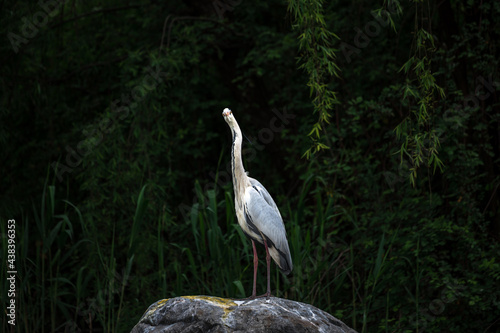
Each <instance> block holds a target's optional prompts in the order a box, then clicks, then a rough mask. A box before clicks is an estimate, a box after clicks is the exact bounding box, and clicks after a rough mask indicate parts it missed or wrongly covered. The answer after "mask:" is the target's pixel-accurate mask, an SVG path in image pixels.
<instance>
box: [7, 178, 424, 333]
mask: <svg viewBox="0 0 500 333" xmlns="http://www.w3.org/2000/svg"><path fill="white" fill-rule="evenodd" d="M320 181H321V180H320V179H318V178H317V177H314V176H309V177H306V178H305V179H304V181H303V185H302V188H301V190H300V191H299V195H298V196H297V197H296V198H293V199H290V200H287V199H286V198H279V200H276V201H277V203H278V205H279V206H280V207H281V212H282V215H283V218H284V222H285V226H286V230H287V237H288V241H289V245H290V250H291V253H292V260H293V262H294V270H293V272H292V274H291V275H290V276H284V275H283V274H281V273H280V272H279V270H278V269H277V267H276V266H275V265H274V264H273V265H272V266H271V267H272V268H271V269H272V274H271V278H272V281H271V287H272V289H273V294H274V295H276V296H278V297H286V298H289V299H293V300H297V301H301V302H305V303H310V304H313V305H315V306H317V307H319V308H322V309H323V310H325V311H328V312H330V313H332V314H334V315H335V316H337V317H339V318H340V319H342V320H344V321H345V322H346V323H348V324H349V325H350V326H352V327H353V328H355V329H357V330H358V331H360V332H371V331H374V329H373V325H374V323H377V325H378V326H377V329H376V331H392V330H394V327H397V324H395V323H396V321H395V319H394V317H395V314H394V311H399V312H400V313H406V314H417V320H418V313H419V311H420V308H419V304H420V303H421V300H420V297H421V288H420V283H421V280H422V278H423V276H422V275H423V269H422V268H421V267H420V266H419V265H420V259H419V252H420V241H417V244H413V243H408V242H409V241H407V245H405V246H406V247H408V248H409V249H410V250H411V251H410V252H404V254H405V255H397V254H396V253H398V251H400V250H401V244H400V243H398V241H397V240H398V239H399V238H400V236H401V232H400V231H399V229H391V228H388V227H380V228H378V227H367V226H370V225H373V224H377V223H379V222H380V221H378V220H377V219H374V218H370V217H367V216H360V215H359V213H358V212H357V208H356V206H355V205H353V204H352V205H351V203H350V202H349V201H344V203H345V205H344V206H342V207H341V206H337V205H335V204H334V202H335V198H334V196H333V195H326V196H325V195H324V194H323V193H324V192H322V191H318V190H317V188H318V187H319V186H318V182H320ZM152 187H154V185H151V186H143V187H142V188H141V189H140V191H139V192H138V194H137V196H136V197H135V198H131V202H130V204H131V205H133V206H134V207H135V208H134V211H135V213H134V214H133V216H131V218H130V220H129V221H128V223H126V224H117V223H115V224H112V225H113V228H112V229H111V230H102V231H101V230H100V229H99V226H100V225H101V221H95V220H93V218H92V217H91V215H89V214H85V213H82V212H81V211H80V210H79V208H78V207H77V206H76V205H74V204H72V203H71V202H70V201H68V200H63V199H58V196H61V194H60V193H59V192H57V190H56V188H55V187H54V186H45V187H44V189H43V192H42V199H41V202H40V203H39V204H38V205H36V204H34V205H33V208H32V211H31V212H29V213H26V212H25V213H24V214H23V216H22V217H21V218H20V219H18V220H16V221H17V240H16V241H17V268H18V276H17V277H18V294H17V297H16V305H17V315H18V318H17V323H18V325H16V327H15V328H13V327H11V326H10V325H8V323H7V319H8V318H7V317H5V316H3V319H2V331H4V332H9V331H16V332H74V331H84V332H99V331H106V332H123V331H127V330H130V329H131V327H132V326H133V325H134V323H136V322H137V321H138V320H139V318H140V316H141V315H142V314H143V312H144V310H145V309H146V308H147V307H148V306H149V305H150V304H151V303H153V302H154V301H156V300H158V299H162V298H168V297H174V296H181V295H197V294H198V295H199V294H205V295H214V296H220V297H231V298H242V297H246V296H249V295H250V292H251V288H252V279H253V274H252V272H253V260H252V255H253V254H252V248H251V245H250V244H251V243H250V241H249V240H248V239H247V238H246V237H245V235H244V234H243V232H242V231H241V228H240V227H239V226H238V223H237V221H236V218H235V212H234V201H233V196H232V195H233V194H232V188H230V187H229V186H227V187H225V188H223V189H221V188H219V189H208V190H205V191H204V190H203V189H202V187H201V185H200V184H199V183H198V182H195V184H194V188H195V195H196V198H197V200H196V203H194V204H193V205H192V206H191V208H190V210H189V212H188V214H187V215H186V217H187V218H186V219H180V218H176V216H175V214H172V213H171V212H170V211H169V210H168V209H167V206H166V205H165V204H162V205H150V193H151V192H148V190H150V189H151V188H152ZM5 225H6V223H5V221H2V223H1V225H0V228H1V229H0V231H1V232H2V234H3V235H5V233H6V230H5ZM120 228H127V229H126V230H125V233H123V232H122V233H120V234H121V235H124V234H125V235H127V237H128V238H127V239H125V240H123V239H118V237H117V235H118V234H119V231H123V229H121V230H120ZM103 232H106V233H107V234H105V235H102V234H101V233H103ZM360 237H364V238H365V240H366V239H368V240H369V241H365V242H363V243H360V242H359V241H358V239H359V238H360ZM408 244H409V245H408ZM412 244H413V245H412ZM412 246H414V247H415V248H416V252H415V251H414V250H412V249H411V247H412ZM2 253H3V254H5V253H6V245H5V242H2ZM258 253H259V257H260V263H259V272H258V280H257V288H258V291H259V292H260V291H262V292H264V291H265V289H266V273H265V270H266V268H265V267H266V266H265V260H264V258H265V254H264V249H263V247H259V248H258ZM408 253H416V256H412V255H408ZM398 265H399V266H398ZM401 265H405V267H404V270H403V269H401ZM394 267H399V269H398V270H397V272H396V273H395V271H394ZM408 267H412V268H413V270H414V275H413V276H410V277H408V276H407V273H405V272H406V270H407V268H408ZM5 274H6V270H2V271H0V278H1V279H3V280H4V281H5V278H6V275H5ZM401 279H403V280H404V279H406V280H404V281H407V282H408V283H406V284H404V285H403V286H397V283H398V281H401ZM6 291H7V290H6V285H5V284H2V293H3V295H5V294H6ZM402 295H404V296H402ZM401 297H408V299H410V300H411V301H409V302H408V305H401V304H400V303H401V300H400V299H398V298H401ZM5 299H6V298H4V297H2V303H3V305H4V306H6V303H5V302H6V301H5ZM395 309H396V310H395Z"/></svg>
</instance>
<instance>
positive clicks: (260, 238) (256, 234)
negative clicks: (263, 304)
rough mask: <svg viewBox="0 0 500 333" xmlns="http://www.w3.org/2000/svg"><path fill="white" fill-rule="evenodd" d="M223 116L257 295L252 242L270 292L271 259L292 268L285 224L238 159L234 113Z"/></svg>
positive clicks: (237, 205) (284, 268) (238, 210)
mask: <svg viewBox="0 0 500 333" xmlns="http://www.w3.org/2000/svg"><path fill="white" fill-rule="evenodd" d="M222 116H223V117H224V120H225V121H226V123H227V124H228V125H229V128H230V129H231V132H232V137H233V144H232V147H231V169H232V176H233V187H234V208H235V210H236V217H237V220H238V224H239V225H240V227H241V229H242V230H243V233H244V234H245V235H246V236H247V237H249V238H250V240H251V241H252V247H253V290H252V296H250V298H256V297H257V295H256V294H257V266H258V263H259V259H258V257H257V250H256V249H255V242H258V243H260V244H262V245H264V248H265V249H266V263H267V292H266V293H265V294H264V295H262V296H266V297H269V296H270V295H271V275H270V274H271V273H270V271H271V267H270V263H271V259H270V258H273V260H274V262H275V263H276V265H278V267H279V268H280V270H281V271H282V272H283V273H284V274H286V275H288V274H289V273H290V272H291V271H292V268H293V264H292V257H291V256H290V249H289V248H288V241H287V239H286V231H285V225H284V224H283V219H282V218H281V214H280V212H279V210H278V207H277V206H276V203H275V202H274V200H273V198H272V197H271V195H270V194H269V192H268V191H267V190H266V189H265V187H264V186H262V184H261V183H260V182H259V181H257V180H256V179H254V178H251V177H248V175H247V173H246V172H245V169H244V168H243V161H242V159H241V144H242V141H243V140H242V133H241V130H240V127H239V126H238V123H237V122H236V119H235V118H234V116H233V113H232V112H231V110H229V109H228V108H225V109H224V111H222Z"/></svg>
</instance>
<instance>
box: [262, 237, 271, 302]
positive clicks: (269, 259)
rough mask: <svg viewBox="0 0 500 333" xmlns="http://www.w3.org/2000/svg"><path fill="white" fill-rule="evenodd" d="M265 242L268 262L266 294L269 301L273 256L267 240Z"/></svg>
mask: <svg viewBox="0 0 500 333" xmlns="http://www.w3.org/2000/svg"><path fill="white" fill-rule="evenodd" d="M263 240H264V247H265V248H266V262H267V292H266V293H265V296H266V298H268V299H269V296H271V256H270V255H269V248H268V247H267V242H266V239H265V238H263Z"/></svg>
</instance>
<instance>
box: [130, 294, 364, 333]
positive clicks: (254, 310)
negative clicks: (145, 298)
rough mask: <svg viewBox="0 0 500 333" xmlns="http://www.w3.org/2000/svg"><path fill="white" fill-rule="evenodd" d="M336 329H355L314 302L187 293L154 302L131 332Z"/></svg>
mask: <svg viewBox="0 0 500 333" xmlns="http://www.w3.org/2000/svg"><path fill="white" fill-rule="evenodd" d="M167 332H168V333H174V332H183V333H190V332H193V333H194V332H200V333H201V332H203V333H205V332H207V333H219V332H221V333H222V332H224V333H226V332H227V333H229V332H272V333H278V332H286V333H293V332H325V333H327V332H332V333H341V332H342V333H355V331H354V330H353V329H351V328H349V327H348V326H347V325H346V324H344V323H343V322H341V321H340V320H338V319H336V318H335V317H333V316H332V315H330V314H329V313H326V312H324V311H322V310H320V309H318V308H316V307H314V306H312V305H309V304H305V303H300V302H296V301H291V300H287V299H283V298H276V297H270V298H269V299H266V298H257V299H254V300H233V299H227V298H219V297H211V296H183V297H176V298H170V299H164V300H161V301H158V302H156V303H154V304H152V305H151V306H150V307H149V308H148V310H147V311H146V312H145V313H144V315H143V316H142V318H141V319H140V321H139V323H137V325H135V327H134V328H133V329H132V331H131V333H167Z"/></svg>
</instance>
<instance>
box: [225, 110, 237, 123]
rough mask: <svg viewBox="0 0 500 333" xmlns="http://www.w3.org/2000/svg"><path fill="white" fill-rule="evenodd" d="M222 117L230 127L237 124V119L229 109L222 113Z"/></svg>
mask: <svg viewBox="0 0 500 333" xmlns="http://www.w3.org/2000/svg"><path fill="white" fill-rule="evenodd" d="M222 116H223V117H224V120H225V121H226V123H227V124H228V125H229V126H231V127H233V126H234V124H235V123H236V119H235V118H234V116H233V113H232V112H231V110H229V109H228V108H225V109H224V111H222Z"/></svg>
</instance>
